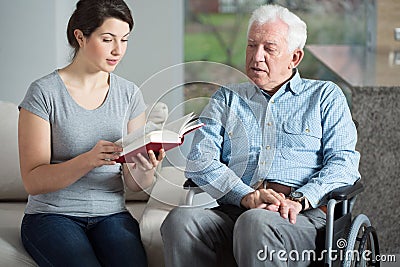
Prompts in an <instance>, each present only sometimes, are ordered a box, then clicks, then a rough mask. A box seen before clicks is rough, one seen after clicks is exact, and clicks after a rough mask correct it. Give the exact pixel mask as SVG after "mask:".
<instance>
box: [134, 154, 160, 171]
mask: <svg viewBox="0 0 400 267" xmlns="http://www.w3.org/2000/svg"><path fill="white" fill-rule="evenodd" d="M147 154H148V158H146V157H145V156H143V155H142V154H141V153H139V154H137V155H136V156H134V157H132V160H133V162H134V163H131V164H132V165H131V167H132V168H137V169H138V170H141V171H143V172H147V171H150V170H153V169H154V168H155V167H157V166H158V164H160V162H161V161H162V160H163V158H164V157H165V151H164V149H160V150H159V151H158V157H156V154H155V153H154V151H153V150H149V151H147Z"/></svg>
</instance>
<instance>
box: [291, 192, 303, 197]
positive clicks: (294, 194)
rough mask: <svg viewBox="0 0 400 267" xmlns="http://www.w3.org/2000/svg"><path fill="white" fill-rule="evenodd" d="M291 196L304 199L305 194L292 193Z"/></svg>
mask: <svg viewBox="0 0 400 267" xmlns="http://www.w3.org/2000/svg"><path fill="white" fill-rule="evenodd" d="M290 196H291V197H292V198H302V197H303V193H302V192H292V193H290Z"/></svg>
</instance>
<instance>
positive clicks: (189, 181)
mask: <svg viewBox="0 0 400 267" xmlns="http://www.w3.org/2000/svg"><path fill="white" fill-rule="evenodd" d="M198 187H199V186H198V185H197V184H195V182H193V181H192V179H187V180H186V181H185V183H184V184H183V188H184V189H190V188H198Z"/></svg>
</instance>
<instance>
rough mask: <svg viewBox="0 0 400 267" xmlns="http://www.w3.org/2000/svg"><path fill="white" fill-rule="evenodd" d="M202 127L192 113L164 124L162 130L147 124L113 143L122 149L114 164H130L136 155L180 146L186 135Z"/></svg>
mask: <svg viewBox="0 0 400 267" xmlns="http://www.w3.org/2000/svg"><path fill="white" fill-rule="evenodd" d="M203 125H204V123H201V122H199V121H198V118H197V117H196V116H195V115H194V114H193V112H192V113H189V114H187V115H186V116H184V117H182V118H179V119H177V120H175V121H172V122H170V123H168V124H166V125H165V126H164V127H163V128H162V129H159V128H158V127H157V126H156V125H155V124H153V123H151V122H149V123H147V124H146V125H145V126H144V127H143V128H141V129H138V130H136V131H134V132H132V133H130V134H128V135H126V136H124V137H122V138H121V139H119V140H118V141H116V142H115V144H117V145H120V146H122V148H123V151H122V153H121V156H120V157H119V158H118V159H117V160H116V162H118V163H125V162H130V161H131V158H132V156H136V155H137V154H138V153H141V154H142V155H144V156H146V155H147V151H148V150H153V151H154V153H156V155H157V152H158V151H159V150H160V149H161V148H163V149H164V150H165V151H167V150H170V149H171V148H174V147H177V146H179V145H181V144H182V143H183V140H184V136H185V135H186V134H188V133H190V132H192V131H194V130H197V129H198V128H200V127H202V126H203Z"/></svg>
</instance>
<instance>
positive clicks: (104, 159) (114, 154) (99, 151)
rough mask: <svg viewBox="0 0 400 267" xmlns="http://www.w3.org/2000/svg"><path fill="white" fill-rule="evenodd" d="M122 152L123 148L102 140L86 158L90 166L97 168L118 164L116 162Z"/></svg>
mask: <svg viewBox="0 0 400 267" xmlns="http://www.w3.org/2000/svg"><path fill="white" fill-rule="evenodd" d="M121 152H122V147H120V146H117V145H116V144H114V143H113V142H109V141H104V140H100V141H98V142H97V144H96V145H95V146H94V147H93V148H92V149H91V150H90V151H88V152H87V153H86V156H87V160H88V162H89V164H90V166H92V167H93V168H96V167H100V166H103V165H114V164H116V162H115V160H116V159H117V158H119V155H120V153H121Z"/></svg>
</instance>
